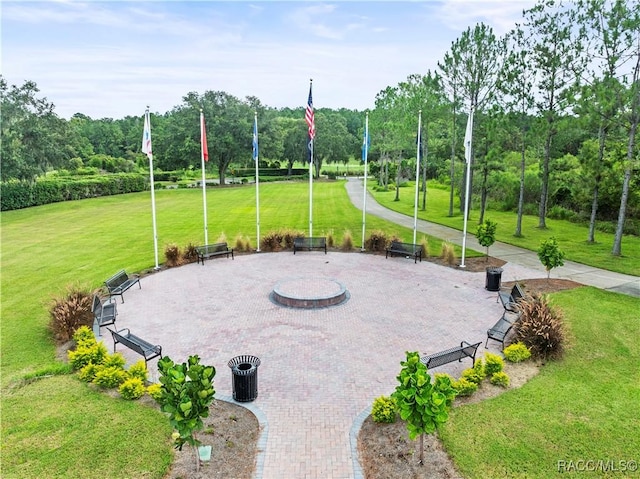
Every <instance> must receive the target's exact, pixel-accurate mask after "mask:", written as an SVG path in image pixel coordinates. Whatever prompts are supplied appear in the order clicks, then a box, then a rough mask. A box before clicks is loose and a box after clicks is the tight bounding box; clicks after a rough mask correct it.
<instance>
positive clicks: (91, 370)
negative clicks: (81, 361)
mask: <svg viewBox="0 0 640 479" xmlns="http://www.w3.org/2000/svg"><path fill="white" fill-rule="evenodd" d="M101 367H102V366H99V365H97V364H93V363H89V364H87V365H86V366H84V367H82V368H81V369H80V371H78V377H79V378H80V381H84V382H85V383H90V382H93V380H94V379H95V377H96V372H98V370H99V369H100V368H101Z"/></svg>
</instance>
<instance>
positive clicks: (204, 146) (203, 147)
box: [200, 108, 209, 244]
mask: <svg viewBox="0 0 640 479" xmlns="http://www.w3.org/2000/svg"><path fill="white" fill-rule="evenodd" d="M206 149H207V131H206V129H205V126H204V113H203V112H202V108H201V109H200V160H201V163H202V210H203V211H204V244H209V232H208V229H207V180H206V177H205V174H204V172H205V169H204V160H205V154H206V156H207V158H206V159H207V160H208V159H209V158H208V156H209V153H208V151H205V150H206Z"/></svg>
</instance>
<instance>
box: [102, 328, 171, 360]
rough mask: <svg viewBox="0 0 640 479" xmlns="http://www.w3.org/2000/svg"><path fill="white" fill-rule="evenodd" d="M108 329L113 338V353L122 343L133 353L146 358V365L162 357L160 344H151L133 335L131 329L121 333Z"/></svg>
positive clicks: (123, 330)
mask: <svg viewBox="0 0 640 479" xmlns="http://www.w3.org/2000/svg"><path fill="white" fill-rule="evenodd" d="M107 329H108V330H109V331H110V332H111V336H113V352H115V351H116V345H117V344H118V343H121V344H123V345H124V346H126V347H127V348H129V349H131V350H132V351H135V352H136V353H138V354H140V355H141V356H142V357H143V358H144V362H145V364H146V363H147V362H148V361H149V360H151V359H153V358H155V357H158V356H160V357H162V346H160V345H159V344H155V345H154V344H151V343H149V342H147V341H145V340H144V339H142V338H140V337H138V336H136V335H135V334H131V331H129V328H124V329H121V330H120V331H114V330H112V329H110V328H107Z"/></svg>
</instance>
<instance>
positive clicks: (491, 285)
mask: <svg viewBox="0 0 640 479" xmlns="http://www.w3.org/2000/svg"><path fill="white" fill-rule="evenodd" d="M501 280H502V268H496V267H495V266H490V267H488V268H487V279H486V281H485V284H484V287H485V289H486V290H487V291H500V282H501Z"/></svg>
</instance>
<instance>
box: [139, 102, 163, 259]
mask: <svg viewBox="0 0 640 479" xmlns="http://www.w3.org/2000/svg"><path fill="white" fill-rule="evenodd" d="M142 152H143V153H146V154H147V158H149V182H150V183H151V221H152V224H153V253H154V257H155V264H156V266H155V269H156V270H158V269H160V266H159V265H158V232H157V228H156V194H155V184H154V181H153V152H152V149H151V120H150V118H149V106H148V105H147V109H146V110H145V112H144V132H143V136H142Z"/></svg>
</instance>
